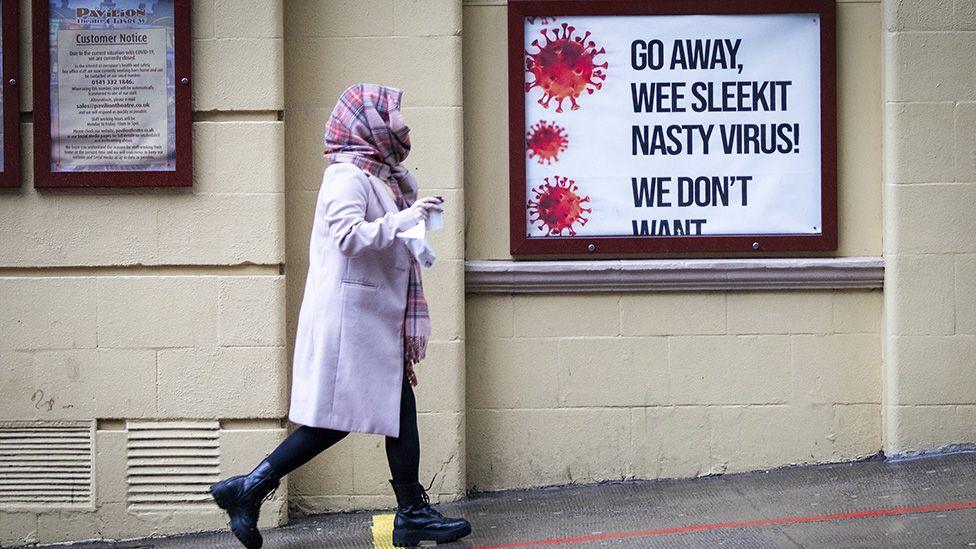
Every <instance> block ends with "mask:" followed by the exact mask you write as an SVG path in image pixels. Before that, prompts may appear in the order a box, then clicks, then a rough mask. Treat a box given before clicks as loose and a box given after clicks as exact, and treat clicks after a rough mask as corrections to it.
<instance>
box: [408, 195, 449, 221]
mask: <svg viewBox="0 0 976 549" xmlns="http://www.w3.org/2000/svg"><path fill="white" fill-rule="evenodd" d="M443 202H444V199H443V198H441V197H439V196H425V197H423V198H418V199H417V200H416V201H414V203H413V204H411V205H410V208H408V209H409V210H410V212H411V213H412V214H413V217H414V219H416V220H417V223H420V222H421V221H427V217H428V216H429V215H430V210H437V211H439V212H443V211H444V207H443V206H441V204H442V203H443Z"/></svg>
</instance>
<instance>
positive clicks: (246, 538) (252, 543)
mask: <svg viewBox="0 0 976 549" xmlns="http://www.w3.org/2000/svg"><path fill="white" fill-rule="evenodd" d="M280 479H281V476H280V475H278V474H277V473H276V472H275V470H274V467H272V466H271V464H270V463H268V461H267V460H264V461H262V462H261V463H259V464H258V466H257V467H255V468H254V470H253V471H251V472H250V473H248V474H246V475H238V476H236V477H230V478H229V479H226V480H222V481H220V482H218V483H217V484H214V485H213V486H211V487H210V494H211V495H213V498H214V501H216V502H217V505H219V506H220V508H221V509H224V510H225V511H227V514H228V515H229V516H230V530H231V531H232V532H234V535H235V536H237V539H239V540H240V541H241V543H243V544H244V546H245V547H247V548H248V549H260V547H261V544H262V543H264V540H262V539H261V533H260V532H258V514H259V513H260V512H261V503H262V502H264V500H265V499H267V498H268V496H270V495H271V493H272V492H274V491H275V489H276V488H278V481H279V480H280Z"/></svg>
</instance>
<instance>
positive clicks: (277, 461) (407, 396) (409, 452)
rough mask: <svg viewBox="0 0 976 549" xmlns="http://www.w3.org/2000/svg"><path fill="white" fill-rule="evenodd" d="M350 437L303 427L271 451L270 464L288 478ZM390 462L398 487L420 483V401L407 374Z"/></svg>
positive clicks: (390, 446) (389, 442) (388, 453)
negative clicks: (398, 429) (397, 430)
mask: <svg viewBox="0 0 976 549" xmlns="http://www.w3.org/2000/svg"><path fill="white" fill-rule="evenodd" d="M348 434H349V433H347V432H345V431H336V430H334V429H324V428H321V427H309V426H307V425H303V426H301V427H299V428H298V429H295V431H293V432H292V433H291V434H290V435H288V438H286V439H285V440H283V441H282V442H281V444H279V445H278V447H277V448H275V449H274V451H273V452H271V455H269V456H268V462H269V463H271V466H272V467H274V468H275V471H276V472H277V473H278V474H280V475H281V476H284V475H287V474H288V473H290V472H292V471H294V470H295V469H298V468H299V467H301V466H302V465H304V464H305V463H307V462H308V461H309V460H310V459H312V458H313V457H315V456H317V455H319V453H321V452H322V451H323V450H325V449H326V448H328V447H330V446H332V445H333V444H335V443H336V442H339V441H340V440H342V439H343V438H345V437H346V435H348ZM386 460H387V462H389V464H390V474H391V475H392V476H393V483H394V484H410V483H414V482H417V478H418V474H419V473H418V471H419V470H420V434H419V433H418V432H417V402H416V400H415V399H414V395H413V388H412V387H411V386H410V383H409V382H408V381H407V376H406V375H404V376H403V393H402V395H401V397H400V436H399V438H392V437H386Z"/></svg>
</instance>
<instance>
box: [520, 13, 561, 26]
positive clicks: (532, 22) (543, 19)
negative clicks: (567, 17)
mask: <svg viewBox="0 0 976 549" xmlns="http://www.w3.org/2000/svg"><path fill="white" fill-rule="evenodd" d="M525 19H526V21H528V22H529V24H530V25H535V24H536V22H539V23H542V24H543V25H548V24H549V23H555V22H556V18H555V17H553V16H551V15H550V16H546V17H535V16H529V17H526V18H525Z"/></svg>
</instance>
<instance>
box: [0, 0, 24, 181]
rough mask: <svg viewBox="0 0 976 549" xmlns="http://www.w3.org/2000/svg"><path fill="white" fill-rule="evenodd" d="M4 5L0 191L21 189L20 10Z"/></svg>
mask: <svg viewBox="0 0 976 549" xmlns="http://www.w3.org/2000/svg"><path fill="white" fill-rule="evenodd" d="M2 1H3V6H2V8H0V9H2V10H3V14H2V17H3V44H2V46H0V47H3V55H2V62H3V81H2V82H0V86H3V169H2V170H0V187H6V188H11V187H12V188H16V187H20V61H19V57H18V55H19V44H20V7H19V4H20V3H19V2H18V1H17V0H2Z"/></svg>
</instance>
